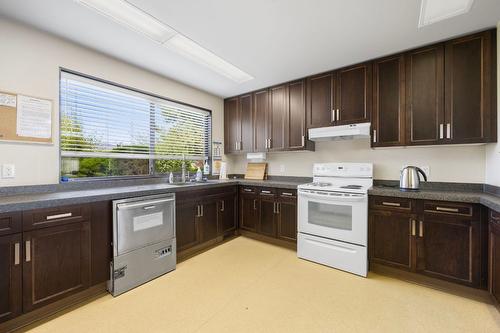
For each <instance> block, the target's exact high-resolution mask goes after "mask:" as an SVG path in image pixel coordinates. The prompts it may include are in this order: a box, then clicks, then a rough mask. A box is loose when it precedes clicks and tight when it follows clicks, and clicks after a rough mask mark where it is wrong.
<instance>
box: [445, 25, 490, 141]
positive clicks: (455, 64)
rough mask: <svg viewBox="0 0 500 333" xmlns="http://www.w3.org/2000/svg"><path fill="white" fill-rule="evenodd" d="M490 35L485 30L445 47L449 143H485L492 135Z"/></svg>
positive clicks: (446, 116) (448, 43) (446, 137)
mask: <svg viewBox="0 0 500 333" xmlns="http://www.w3.org/2000/svg"><path fill="white" fill-rule="evenodd" d="M493 34H494V33H493V32H492V31H486V32H482V33H479V34H475V35H472V36H467V37H463V38H459V39H455V40H452V41H449V42H447V43H446V45H445V70H444V71H445V118H446V123H445V135H444V136H445V140H446V141H447V142H449V143H477V142H488V141H490V140H491V139H492V133H493V131H492V130H495V133H496V127H495V126H494V124H496V121H495V118H494V117H493V115H494V114H495V113H496V112H494V111H495V110H496V108H495V106H494V105H496V100H493V99H492V98H491V96H492V95H494V94H492V93H493V92H492V89H494V87H495V85H494V83H493V80H496V78H495V76H494V75H493V74H492V73H494V68H492V66H493V65H494V61H493V60H494V59H496V56H495V49H496V47H494V46H495V45H494V44H495V43H494V38H493V37H494V36H493ZM493 104H494V105H493ZM494 136H495V135H494V134H493V138H494Z"/></svg>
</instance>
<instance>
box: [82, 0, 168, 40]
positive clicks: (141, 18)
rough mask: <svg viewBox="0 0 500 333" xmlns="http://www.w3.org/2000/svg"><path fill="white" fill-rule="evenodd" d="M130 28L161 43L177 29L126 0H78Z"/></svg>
mask: <svg viewBox="0 0 500 333" xmlns="http://www.w3.org/2000/svg"><path fill="white" fill-rule="evenodd" d="M76 1H77V2H79V3H81V4H83V5H85V6H87V7H90V8H91V9H94V10H96V11H97V12H99V13H100V14H102V15H104V16H106V17H108V18H111V19H113V20H115V21H117V22H118V23H121V24H123V25H126V26H128V27H129V28H130V29H132V30H135V31H137V32H140V33H142V34H144V35H146V36H148V37H149V38H151V39H153V40H154V41H157V42H159V43H164V42H165V41H167V40H168V39H169V38H171V37H172V36H174V35H175V34H177V31H175V30H174V29H172V28H170V27H169V26H167V25H165V24H163V23H162V22H160V21H158V20H157V19H156V18H154V17H153V16H151V15H149V14H148V13H146V12H144V11H142V10H140V9H139V8H137V7H135V6H134V5H132V4H130V3H129V2H127V1H124V0H76Z"/></svg>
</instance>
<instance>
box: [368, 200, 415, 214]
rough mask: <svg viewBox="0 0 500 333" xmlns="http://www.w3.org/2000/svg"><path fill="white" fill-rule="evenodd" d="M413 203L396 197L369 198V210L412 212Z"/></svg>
mask: <svg viewBox="0 0 500 333" xmlns="http://www.w3.org/2000/svg"><path fill="white" fill-rule="evenodd" d="M413 203H414V201H413V200H412V199H408V198H397V197H371V198H370V208H374V209H388V210H396V211H405V212H411V211H413V207H414V204H413Z"/></svg>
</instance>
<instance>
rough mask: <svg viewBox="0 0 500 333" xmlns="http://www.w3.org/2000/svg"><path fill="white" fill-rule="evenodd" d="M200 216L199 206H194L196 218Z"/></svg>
mask: <svg viewBox="0 0 500 333" xmlns="http://www.w3.org/2000/svg"><path fill="white" fill-rule="evenodd" d="M200 216H201V210H200V205H196V217H200Z"/></svg>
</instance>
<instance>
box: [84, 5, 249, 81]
mask: <svg viewBox="0 0 500 333" xmlns="http://www.w3.org/2000/svg"><path fill="white" fill-rule="evenodd" d="M75 1H76V2H78V3H80V4H82V5H85V6H86V7H89V8H91V9H93V10H95V11H97V12H98V13H99V14H101V15H104V16H106V17H108V18H111V19H112V20H114V21H116V22H118V23H120V24H123V25H125V26H127V27H129V28H130V29H132V30H135V31H137V32H140V33H142V34H144V35H146V36H147V37H149V38H151V39H152V40H154V41H156V42H158V43H160V44H163V45H165V46H167V48H169V49H170V50H172V51H175V52H177V53H179V54H181V55H182V56H184V57H186V58H188V59H190V60H192V61H194V62H196V63H198V64H201V65H203V66H206V67H208V68H209V69H211V70H212V71H214V72H216V73H218V74H220V75H223V76H225V77H227V78H229V79H231V80H233V81H235V82H237V83H242V82H245V81H249V80H252V79H253V77H252V76H251V75H249V74H248V73H245V72H244V71H242V70H241V69H239V68H238V67H236V66H234V65H232V64H230V63H229V62H227V61H225V60H224V59H222V58H221V57H219V56H217V55H216V54H214V53H212V52H210V51H209V50H207V49H205V48H204V47H203V46H201V45H199V44H197V43H196V42H194V41H192V40H191V39H189V38H187V37H185V36H183V35H181V34H180V33H178V32H177V31H176V30H174V29H172V28H170V27H169V26H168V25H166V24H164V23H162V22H160V21H159V20H157V19H156V18H154V17H153V16H151V15H149V14H148V13H146V12H144V11H143V10H141V9H139V8H137V7H136V6H134V5H132V4H130V3H129V2H127V1H126V0H75Z"/></svg>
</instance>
